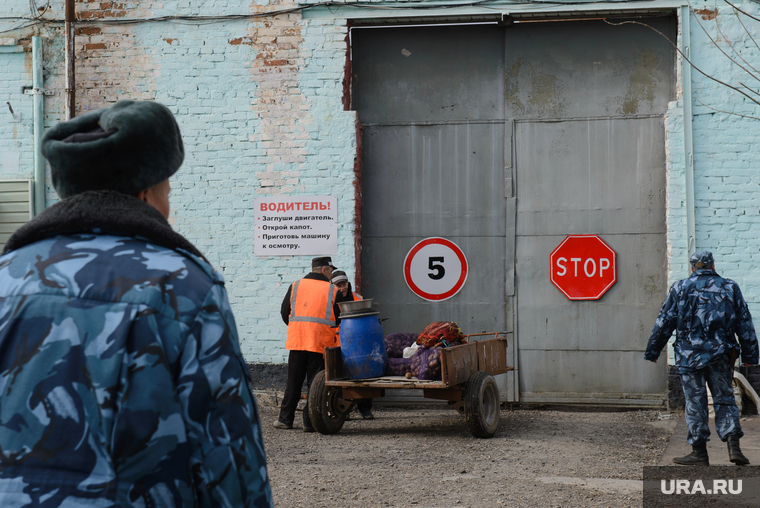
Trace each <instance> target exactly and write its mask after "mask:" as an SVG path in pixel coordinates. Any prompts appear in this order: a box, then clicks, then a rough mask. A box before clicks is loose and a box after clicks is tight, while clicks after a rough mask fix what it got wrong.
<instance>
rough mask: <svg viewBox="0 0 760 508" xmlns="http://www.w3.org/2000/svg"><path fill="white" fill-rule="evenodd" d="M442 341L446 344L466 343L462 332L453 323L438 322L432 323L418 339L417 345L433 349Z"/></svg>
mask: <svg viewBox="0 0 760 508" xmlns="http://www.w3.org/2000/svg"><path fill="white" fill-rule="evenodd" d="M442 340H445V341H446V342H449V343H451V342H454V341H459V342H464V336H463V335H462V330H460V329H459V327H458V326H457V324H456V323H454V322H453V321H436V322H434V323H430V324H429V325H427V326H426V327H425V329H424V330H422V333H421V334H420V335H419V337H417V344H419V345H420V346H425V347H433V346H435V345H436V344H438V343H439V342H441V341H442Z"/></svg>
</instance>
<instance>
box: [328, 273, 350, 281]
mask: <svg viewBox="0 0 760 508" xmlns="http://www.w3.org/2000/svg"><path fill="white" fill-rule="evenodd" d="M330 282H332V283H333V284H337V283H338V282H348V275H346V272H344V271H343V270H335V271H334V272H333V274H332V280H330Z"/></svg>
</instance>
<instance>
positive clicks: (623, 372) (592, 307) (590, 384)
mask: <svg viewBox="0 0 760 508" xmlns="http://www.w3.org/2000/svg"><path fill="white" fill-rule="evenodd" d="M646 23H647V24H650V25H652V26H654V27H655V28H657V29H658V30H660V31H662V32H664V33H665V34H667V35H669V36H670V37H671V39H673V38H674V37H675V30H674V28H675V23H674V21H673V19H671V18H659V19H648V20H646ZM531 25H532V26H521V25H515V27H513V28H512V29H510V30H508V31H507V64H506V68H507V74H506V76H507V85H506V99H507V111H506V114H507V115H509V116H513V117H515V118H516V119H517V120H516V123H515V146H516V158H515V167H516V194H517V255H516V266H515V273H516V286H517V289H516V292H517V327H516V333H517V334H518V338H519V355H520V388H521V400H523V401H526V402H569V403H574V402H585V403H594V404H612V405H616V404H619V405H626V406H654V405H661V404H662V402H663V398H664V393H665V387H666V371H665V368H664V366H662V367H660V366H659V365H657V366H654V365H653V364H651V363H649V362H646V361H644V359H643V351H644V348H645V345H646V340H647V337H648V334H649V331H650V330H651V327H652V325H653V324H654V320H655V318H656V317H657V312H658V310H659V306H660V305H661V303H662V299H663V298H664V296H665V289H666V287H667V286H666V285H667V276H666V262H667V257H666V241H665V146H664V128H663V114H664V112H665V111H666V109H667V103H668V101H669V100H671V98H672V97H673V91H674V73H675V63H674V55H673V51H672V49H671V47H670V46H669V44H668V42H667V41H665V40H663V39H662V38H660V36H658V35H657V34H656V33H654V32H653V31H651V30H649V29H647V28H644V27H641V26H634V25H626V26H622V27H616V26H608V25H605V24H604V23H601V22H590V21H589V22H576V23H547V24H531ZM568 234H598V235H600V236H601V237H602V239H604V241H606V242H607V243H608V244H609V245H610V246H611V247H612V248H613V249H614V250H615V251H616V252H617V261H618V266H617V269H618V272H617V273H618V279H617V283H616V284H615V285H614V286H613V287H612V288H611V289H610V290H609V291H608V292H607V293H606V294H605V295H604V296H602V298H601V299H600V300H597V301H570V300H568V299H567V298H565V296H564V295H563V294H562V293H560V291H559V290H558V289H557V288H555V287H554V286H553V285H552V283H551V282H550V279H549V277H550V268H551V267H550V261H549V256H550V254H551V252H552V250H554V249H555V248H556V247H557V246H558V245H559V244H560V242H561V241H562V239H563V238H564V237H565V236H566V235H568Z"/></svg>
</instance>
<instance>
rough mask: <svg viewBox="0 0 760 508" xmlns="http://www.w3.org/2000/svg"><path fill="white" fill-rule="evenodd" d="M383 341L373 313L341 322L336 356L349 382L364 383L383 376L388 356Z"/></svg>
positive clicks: (381, 331)
mask: <svg viewBox="0 0 760 508" xmlns="http://www.w3.org/2000/svg"><path fill="white" fill-rule="evenodd" d="M384 337H385V335H384V334H383V327H382V326H380V322H379V321H378V319H377V312H373V313H371V314H370V315H365V316H352V317H345V318H341V320H340V352H341V354H342V355H343V367H344V368H345V370H346V374H348V377H349V379H367V378H370V377H380V376H382V375H384V374H385V364H386V361H387V359H388V355H387V354H386V352H385V341H384V340H383V338H384Z"/></svg>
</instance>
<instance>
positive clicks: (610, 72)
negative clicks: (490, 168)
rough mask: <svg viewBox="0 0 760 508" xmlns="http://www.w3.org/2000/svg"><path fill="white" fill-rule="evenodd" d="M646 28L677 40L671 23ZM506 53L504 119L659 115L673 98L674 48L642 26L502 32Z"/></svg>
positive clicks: (595, 24)
mask: <svg viewBox="0 0 760 508" xmlns="http://www.w3.org/2000/svg"><path fill="white" fill-rule="evenodd" d="M646 24H647V25H650V26H652V27H653V28H656V29H657V30H659V31H661V32H663V33H664V34H665V35H666V36H667V37H668V38H669V39H670V40H673V41H674V40H676V22H675V18H674V17H666V18H650V19H647V20H646ZM506 46H507V49H506V76H505V80H506V86H505V94H506V95H505V97H506V115H507V116H508V117H514V118H568V117H579V116H581V117H591V116H613V115H614V116H616V115H634V114H653V113H656V114H662V113H663V112H664V111H665V110H666V109H667V104H668V101H670V100H671V97H672V96H674V89H675V72H676V70H675V53H674V51H673V48H672V46H670V44H669V43H668V41H667V40H665V39H664V38H663V37H661V36H660V35H658V34H657V33H656V32H654V31H653V30H650V29H649V28H647V27H644V26H640V25H631V24H629V25H622V26H611V25H607V24H605V23H604V22H603V21H601V20H595V21H573V22H555V23H525V24H522V23H519V24H515V25H513V26H511V27H509V28H508V29H507V30H506Z"/></svg>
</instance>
